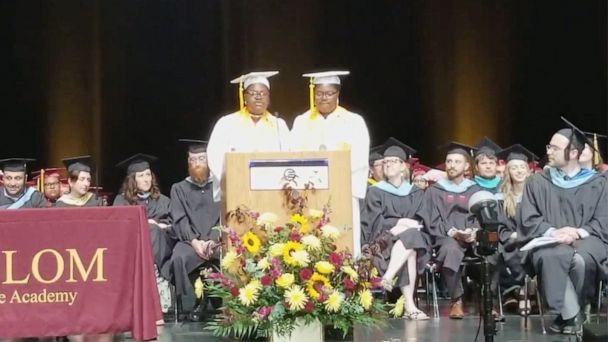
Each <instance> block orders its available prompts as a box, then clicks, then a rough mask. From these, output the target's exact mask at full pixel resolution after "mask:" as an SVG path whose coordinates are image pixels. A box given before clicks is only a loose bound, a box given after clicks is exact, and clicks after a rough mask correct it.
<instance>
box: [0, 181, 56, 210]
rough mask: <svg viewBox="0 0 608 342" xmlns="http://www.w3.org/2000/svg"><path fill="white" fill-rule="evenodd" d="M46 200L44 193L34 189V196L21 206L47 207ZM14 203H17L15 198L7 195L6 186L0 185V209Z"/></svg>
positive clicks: (24, 207)
mask: <svg viewBox="0 0 608 342" xmlns="http://www.w3.org/2000/svg"><path fill="white" fill-rule="evenodd" d="M45 202H46V201H45V199H44V195H43V194H42V193H40V192H38V191H34V193H33V194H32V197H31V198H30V199H29V201H27V202H25V203H24V204H23V206H22V207H21V208H23V209H26V208H44V207H46V203H45ZM13 203H15V200H13V199H12V198H10V197H7V196H6V195H5V189H4V186H0V210H2V209H6V208H7V207H8V206H10V205H12V204H13ZM21 208H20V209H21Z"/></svg>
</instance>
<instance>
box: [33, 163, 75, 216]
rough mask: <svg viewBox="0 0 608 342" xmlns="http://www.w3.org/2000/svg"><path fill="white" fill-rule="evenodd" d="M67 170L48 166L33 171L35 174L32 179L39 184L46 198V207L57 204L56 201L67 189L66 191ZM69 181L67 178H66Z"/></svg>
mask: <svg viewBox="0 0 608 342" xmlns="http://www.w3.org/2000/svg"><path fill="white" fill-rule="evenodd" d="M65 173H66V170H65V169H62V168H47V169H42V170H39V171H34V172H32V175H33V176H34V177H33V178H32V180H34V181H36V182H37V184H38V189H40V190H41V192H42V194H43V195H44V199H45V207H46V208H52V207H54V206H55V203H56V202H57V200H58V199H59V197H61V196H62V195H64V194H65V193H66V192H69V189H68V190H67V191H64V189H63V185H64V179H62V178H64V177H65ZM65 183H67V179H66V180H65Z"/></svg>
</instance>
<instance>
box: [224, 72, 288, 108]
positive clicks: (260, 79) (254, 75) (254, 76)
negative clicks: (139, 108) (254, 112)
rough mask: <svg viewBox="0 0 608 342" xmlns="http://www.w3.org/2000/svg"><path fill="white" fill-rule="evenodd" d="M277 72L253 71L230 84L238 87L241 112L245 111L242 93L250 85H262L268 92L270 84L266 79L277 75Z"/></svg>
mask: <svg viewBox="0 0 608 342" xmlns="http://www.w3.org/2000/svg"><path fill="white" fill-rule="evenodd" d="M278 73H279V72H278V71H254V72H250V73H248V74H245V75H241V76H239V77H237V78H235V79H233V80H232V81H230V83H232V84H238V85H239V106H240V107H239V108H240V110H241V111H243V110H244V109H245V99H244V98H243V96H244V95H243V91H245V89H247V88H249V86H250V85H252V84H258V83H259V84H263V85H265V86H266V88H268V89H269V90H270V82H269V81H268V78H270V77H272V76H274V75H276V74H278Z"/></svg>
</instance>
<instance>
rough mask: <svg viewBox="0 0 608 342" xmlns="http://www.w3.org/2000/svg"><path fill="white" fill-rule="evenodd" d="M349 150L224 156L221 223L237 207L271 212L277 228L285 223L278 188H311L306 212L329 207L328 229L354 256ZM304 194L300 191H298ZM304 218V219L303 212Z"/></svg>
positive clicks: (234, 153) (339, 243) (280, 193)
mask: <svg viewBox="0 0 608 342" xmlns="http://www.w3.org/2000/svg"><path fill="white" fill-rule="evenodd" d="M350 169H351V166H350V152H349V151H303V152H250V153H245V152H228V153H226V155H225V161H224V170H225V172H224V176H223V177H222V193H223V196H222V218H224V217H226V213H227V212H229V211H231V210H234V209H236V208H237V207H239V206H246V207H247V208H249V209H251V210H254V211H257V212H259V213H264V212H273V213H275V214H276V215H277V216H278V218H279V220H278V224H284V223H286V222H288V221H289V213H288V211H287V209H286V208H285V206H284V203H283V201H284V200H283V190H282V186H283V185H284V184H285V183H288V184H290V186H292V187H294V188H296V189H297V188H298V187H300V188H301V187H302V186H303V185H304V184H305V183H308V182H310V183H312V184H313V185H314V188H315V190H314V192H310V194H309V196H308V203H307V209H318V210H322V209H323V206H324V205H326V204H329V206H330V208H331V216H330V218H331V223H330V224H331V225H333V226H335V227H337V228H338V229H340V231H341V235H340V239H339V241H338V242H337V245H338V248H339V249H346V250H349V251H351V252H352V251H353V237H352V192H351V173H350ZM301 191H302V190H301ZM304 214H307V212H306V211H305V212H304Z"/></svg>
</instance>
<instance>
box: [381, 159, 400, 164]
mask: <svg viewBox="0 0 608 342" xmlns="http://www.w3.org/2000/svg"><path fill="white" fill-rule="evenodd" d="M382 163H383V164H384V165H389V164H398V163H401V159H384V160H383V161H382Z"/></svg>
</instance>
